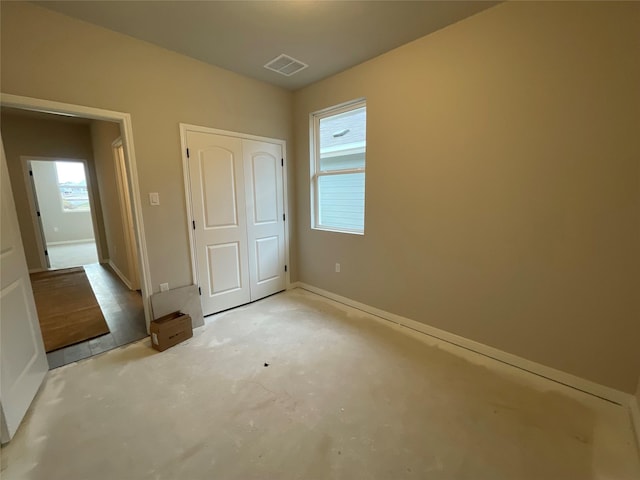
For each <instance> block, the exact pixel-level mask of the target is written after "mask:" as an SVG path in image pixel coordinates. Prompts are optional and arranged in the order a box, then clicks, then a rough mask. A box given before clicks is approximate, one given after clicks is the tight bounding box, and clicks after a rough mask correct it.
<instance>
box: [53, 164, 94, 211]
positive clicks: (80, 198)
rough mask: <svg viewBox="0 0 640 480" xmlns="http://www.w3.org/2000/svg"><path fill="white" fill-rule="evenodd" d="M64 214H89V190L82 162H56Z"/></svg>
mask: <svg viewBox="0 0 640 480" xmlns="http://www.w3.org/2000/svg"><path fill="white" fill-rule="evenodd" d="M55 163H56V174H57V175H58V190H59V191H60V198H61V200H62V211H63V212H88V211H89V190H88V189H87V179H86V178H85V176H84V165H83V164H82V163H81V162H55Z"/></svg>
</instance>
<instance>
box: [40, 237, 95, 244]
mask: <svg viewBox="0 0 640 480" xmlns="http://www.w3.org/2000/svg"><path fill="white" fill-rule="evenodd" d="M95 242H96V239H95V238H85V239H84V240H64V241H62V242H47V245H54V246H55V245H73V244H75V243H95Z"/></svg>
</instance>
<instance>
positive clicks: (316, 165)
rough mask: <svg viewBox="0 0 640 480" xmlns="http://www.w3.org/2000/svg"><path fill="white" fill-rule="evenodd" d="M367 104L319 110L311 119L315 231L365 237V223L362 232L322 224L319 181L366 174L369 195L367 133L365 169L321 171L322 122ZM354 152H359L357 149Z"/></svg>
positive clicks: (352, 103)
mask: <svg viewBox="0 0 640 480" xmlns="http://www.w3.org/2000/svg"><path fill="white" fill-rule="evenodd" d="M366 106H367V102H366V100H365V99H364V98H361V99H358V100H353V101H350V102H347V103H343V104H340V105H336V106H334V107H329V108H325V109H323V110H319V111H317V112H313V113H312V114H311V115H310V118H309V139H310V142H309V143H310V147H311V152H310V157H311V158H310V159H311V167H310V173H311V188H310V190H311V228H312V229H313V230H324V231H328V232H337V233H350V234H353V235H364V230H365V224H364V223H363V227H362V230H360V229H350V228H338V227H331V226H325V225H321V224H320V215H319V213H318V212H319V211H320V203H319V195H318V181H319V179H320V177H323V176H328V175H346V174H353V173H364V174H365V199H366V195H367V189H366V172H365V171H366V167H367V154H366V151H367V147H366V132H365V145H364V151H365V166H364V168H349V169H344V170H321V168H320V120H322V119H323V118H326V117H332V116H334V115H339V114H341V113H345V112H349V111H351V110H357V109H358V108H363V107H364V108H366ZM354 150H356V151H357V150H359V148H356V149H354ZM354 153H355V152H354ZM365 202H366V200H365ZM365 218H366V208H365Z"/></svg>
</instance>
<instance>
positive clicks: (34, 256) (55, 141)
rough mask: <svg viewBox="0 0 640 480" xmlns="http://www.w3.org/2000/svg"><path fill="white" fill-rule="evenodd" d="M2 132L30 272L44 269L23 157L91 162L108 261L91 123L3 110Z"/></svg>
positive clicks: (99, 232)
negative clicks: (30, 203) (29, 199)
mask: <svg viewBox="0 0 640 480" xmlns="http://www.w3.org/2000/svg"><path fill="white" fill-rule="evenodd" d="M0 131H1V132H2V141H3V143H4V148H5V153H6V156H7V165H8V167H9V177H10V179H11V186H12V189H13V196H14V200H15V203H16V213H17V215H18V222H19V224H20V233H21V235H22V241H23V244H24V250H25V256H26V258H27V265H28V267H29V269H30V270H34V269H39V268H42V265H41V264H40V257H39V252H38V246H37V243H36V233H37V232H36V230H35V228H34V225H33V220H32V216H31V213H30V207H29V201H28V197H27V179H26V177H25V173H24V170H23V166H22V161H21V159H20V157H21V156H35V157H55V158H68V159H79V160H82V159H84V160H87V164H88V170H89V180H90V181H91V183H92V186H93V190H94V195H95V199H96V202H95V205H94V207H95V208H94V214H95V216H96V220H97V224H98V229H97V231H96V232H95V235H96V237H98V238H99V240H100V242H99V243H100V244H101V246H102V250H101V249H100V245H99V251H98V256H99V257H100V258H101V259H102V258H108V257H109V253H108V250H107V248H106V245H107V242H106V236H105V232H104V227H103V226H102V225H103V224H104V220H103V215H102V207H101V205H100V201H99V191H98V181H97V177H96V171H95V166H94V162H93V149H92V145H91V135H90V132H89V125H88V123H78V121H77V120H76V121H71V120H68V119H64V118H63V117H60V119H59V120H58V119H57V118H56V117H54V118H53V119H51V118H49V117H45V116H44V115H42V116H41V117H38V118H36V117H32V116H28V114H20V113H19V114H15V113H13V112H12V113H7V112H6V110H4V109H3V110H2V114H1V117H0Z"/></svg>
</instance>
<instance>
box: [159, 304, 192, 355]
mask: <svg viewBox="0 0 640 480" xmlns="http://www.w3.org/2000/svg"><path fill="white" fill-rule="evenodd" d="M150 331H151V346H152V347H153V348H155V349H156V350H158V351H159V352H164V351H165V350H166V349H167V348H169V347H173V346H174V345H177V344H178V343H180V342H183V341H185V340H187V339H188V338H191V337H193V328H192V326H191V317H190V316H189V315H187V314H185V313H182V312H173V313H169V314H168V315H165V316H163V317H160V318H158V319H157V320H154V321H153V322H151V325H150Z"/></svg>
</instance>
